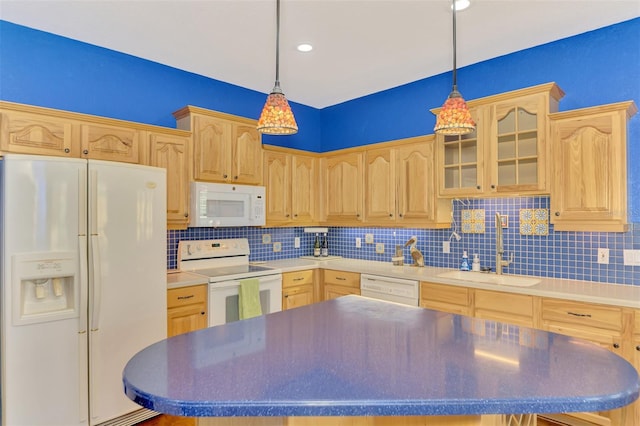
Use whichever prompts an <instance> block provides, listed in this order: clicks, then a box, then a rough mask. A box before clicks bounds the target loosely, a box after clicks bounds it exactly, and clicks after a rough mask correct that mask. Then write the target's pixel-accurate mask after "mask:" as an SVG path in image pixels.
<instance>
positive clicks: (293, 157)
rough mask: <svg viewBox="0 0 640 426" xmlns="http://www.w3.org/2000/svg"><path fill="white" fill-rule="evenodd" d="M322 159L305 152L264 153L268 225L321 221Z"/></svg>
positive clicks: (272, 149)
mask: <svg viewBox="0 0 640 426" xmlns="http://www.w3.org/2000/svg"><path fill="white" fill-rule="evenodd" d="M317 164H318V159H317V158H316V157H314V156H312V155H309V154H305V153H303V152H301V151H293V150H287V149H283V148H277V147H268V148H267V149H265V151H264V179H263V181H264V185H265V186H266V191H267V197H266V198H267V226H282V225H294V226H301V225H311V224H314V223H316V222H317V220H318V218H317V210H316V208H317V197H318V196H319V192H318V191H317V186H318V166H317Z"/></svg>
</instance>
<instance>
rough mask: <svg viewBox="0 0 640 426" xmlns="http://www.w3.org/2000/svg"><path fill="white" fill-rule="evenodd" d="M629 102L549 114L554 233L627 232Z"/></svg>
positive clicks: (632, 111)
mask: <svg viewBox="0 0 640 426" xmlns="http://www.w3.org/2000/svg"><path fill="white" fill-rule="evenodd" d="M636 112H637V108H636V106H635V104H634V103H633V102H621V103H617V104H610V105H603V106H598V107H593V108H585V109H581V110H574V111H566V112H561V113H556V114H551V115H550V116H549V119H550V121H551V134H552V141H553V176H554V179H553V187H552V193H551V222H552V223H553V224H554V227H555V230H556V231H608V232H624V231H626V230H627V172H626V171H627V155H626V150H627V120H628V119H629V118H630V117H631V116H633V115H634V114H635V113H636Z"/></svg>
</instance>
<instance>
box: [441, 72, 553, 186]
mask: <svg viewBox="0 0 640 426" xmlns="http://www.w3.org/2000/svg"><path fill="white" fill-rule="evenodd" d="M563 95H564V93H563V92H562V90H561V89H560V88H559V87H558V86H557V85H556V84H555V83H547V84H543V85H540V86H534V87H530V88H527V89H522V90H517V91H514V92H508V93H503V94H499V95H495V96H490V97H487V98H481V99H476V100H472V101H469V102H468V103H467V104H468V106H469V109H470V111H471V114H472V117H473V118H474V120H475V121H476V125H477V128H476V131H475V132H473V133H470V134H467V135H461V136H442V135H438V137H437V143H438V163H439V167H438V171H439V176H438V181H439V183H438V195H439V196H441V197H460V196H465V197H478V196H491V195H498V196H499V195H507V194H545V193H549V176H548V175H549V168H548V164H547V158H548V156H549V155H548V150H549V146H548V144H547V140H548V131H547V128H548V126H547V114H549V113H550V112H556V111H557V110H558V101H559V100H560V99H561V98H562V96H563ZM438 111H439V109H435V110H432V112H433V113H434V114H437V113H438Z"/></svg>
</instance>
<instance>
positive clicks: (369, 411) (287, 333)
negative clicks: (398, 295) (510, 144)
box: [123, 296, 640, 424]
mask: <svg viewBox="0 0 640 426" xmlns="http://www.w3.org/2000/svg"><path fill="white" fill-rule="evenodd" d="M123 381H124V388H125V393H126V394H127V396H128V397H129V398H131V399H132V400H133V401H135V402H137V403H138V404H140V405H142V406H143V407H146V408H149V409H151V410H155V411H158V412H161V413H167V414H173V415H181V416H196V417H236V416H250V417H263V416H266V417H274V416H275V417H278V416H280V417H287V416H481V415H491V414H531V413H556V412H574V411H598V410H609V409H613V408H617V407H621V406H624V405H627V404H629V403H631V402H633V401H634V400H635V399H636V398H637V397H638V393H639V386H640V385H639V378H638V374H637V373H636V371H635V369H634V368H633V367H632V366H631V365H630V364H629V363H628V362H627V361H625V360H624V359H622V358H621V357H619V356H617V355H615V354H613V353H611V352H609V351H607V350H606V349H603V348H600V347H598V346H596V345H593V344H590V343H588V342H585V341H582V340H580V339H576V338H572V337H568V336H563V335H559V334H554V333H549V332H545V331H540V330H534V329H530V328H526V327H517V326H514V325H507V324H502V323H499V322H495V321H489V320H481V319H475V318H470V317H465V316H459V315H454V314H448V313H443V312H438V311H433V310H428V309H423V308H416V307H408V306H404V305H398V304H394V303H388V302H382V301H377V300H372V299H367V298H364V297H359V296H346V297H342V298H339V299H335V300H330V301H326V302H322V303H316V304H313V305H309V306H304V307H301V308H298V309H292V310H289V311H283V312H278V313H274V314H270V315H267V316H262V317H257V318H252V319H249V320H244V321H238V322H234V323H230V324H226V325H223V326H217V327H212V328H207V329H204V330H199V331H196V332H192V333H188V334H184V335H179V336H175V337H172V338H169V339H166V340H163V341H161V342H158V343H156V344H154V345H152V346H150V347H148V348H146V349H144V350H143V351H141V352H139V353H138V354H137V355H135V356H134V357H133V358H132V359H131V360H130V361H129V363H128V364H127V366H126V368H125V370H124V373H123ZM290 424H291V423H290ZM469 424H472V423H469ZM478 424H480V423H478Z"/></svg>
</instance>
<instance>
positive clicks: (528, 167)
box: [518, 158, 538, 185]
mask: <svg viewBox="0 0 640 426" xmlns="http://www.w3.org/2000/svg"><path fill="white" fill-rule="evenodd" d="M537 182H538V161H537V160H536V159H535V158H534V159H530V160H521V161H520V163H519V164H518V183H519V184H520V185H526V184H535V183H537Z"/></svg>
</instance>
